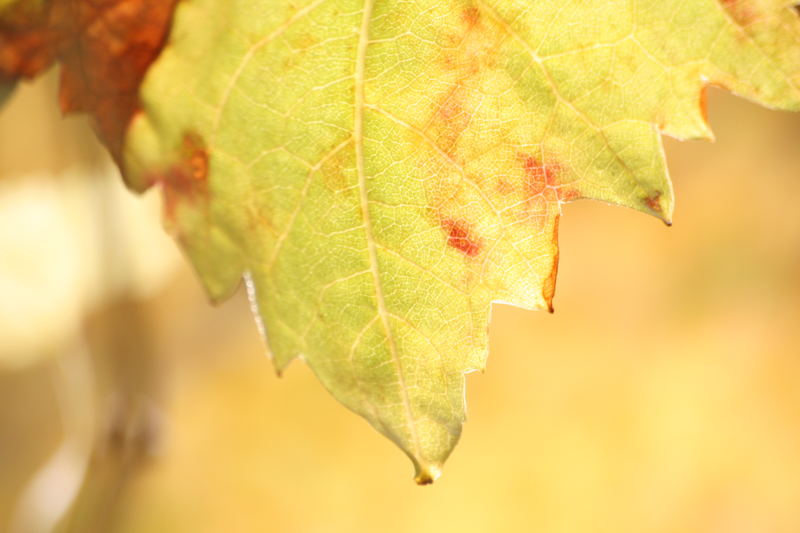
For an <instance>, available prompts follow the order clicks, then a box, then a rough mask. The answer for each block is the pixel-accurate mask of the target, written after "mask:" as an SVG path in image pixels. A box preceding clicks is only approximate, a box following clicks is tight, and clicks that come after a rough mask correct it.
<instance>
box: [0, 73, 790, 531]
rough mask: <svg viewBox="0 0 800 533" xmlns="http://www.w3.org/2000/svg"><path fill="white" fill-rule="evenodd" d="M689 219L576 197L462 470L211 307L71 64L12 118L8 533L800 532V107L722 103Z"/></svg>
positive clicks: (2, 491) (5, 392) (0, 402)
mask: <svg viewBox="0 0 800 533" xmlns="http://www.w3.org/2000/svg"><path fill="white" fill-rule="evenodd" d="M709 96H710V98H709V112H710V120H711V123H712V126H713V128H714V131H715V133H716V135H717V141H716V143H714V144H711V143H706V142H688V143H678V142H675V141H672V140H670V139H667V140H666V149H667V156H668V160H669V166H670V170H671V173H672V176H673V180H674V183H675V190H676V195H677V210H676V213H675V217H674V222H675V224H674V226H673V227H672V228H666V227H664V225H663V224H662V223H660V222H659V221H657V220H655V219H652V218H649V217H647V216H645V215H642V214H638V213H635V212H632V211H626V210H624V209H621V208H617V207H610V206H606V205H602V204H599V203H595V202H587V201H583V202H577V203H574V204H570V205H567V206H565V209H564V211H565V216H564V218H563V219H562V224H561V228H562V230H561V247H562V254H561V257H562V260H561V270H560V274H559V283H558V290H557V293H556V302H555V304H556V313H555V314H554V315H548V314H547V313H536V312H527V311H522V310H518V309H513V308H510V307H507V306H495V308H494V311H493V318H492V323H491V328H490V331H491V352H490V357H489V364H488V369H487V371H486V372H485V373H483V374H473V375H470V376H469V378H468V395H467V399H468V403H469V420H468V422H467V424H466V426H465V428H464V434H463V436H462V440H461V443H460V445H459V446H458V447H457V448H456V451H455V452H454V454H453V456H452V457H451V459H450V461H449V463H448V464H447V468H446V469H445V474H444V476H443V477H442V478H441V479H440V480H439V481H438V482H437V483H436V484H434V485H433V486H431V487H417V486H415V485H414V484H413V482H412V473H413V472H412V467H411V464H410V462H409V461H408V460H407V459H406V457H405V456H404V455H403V454H402V453H401V452H400V451H399V450H397V449H396V448H395V447H394V445H392V444H391V443H390V442H389V441H388V440H386V439H384V438H383V437H381V436H380V435H379V434H378V433H377V432H376V431H374V430H372V429H371V428H370V427H369V426H368V425H367V423H366V422H364V421H363V420H362V419H360V418H358V417H357V416H355V415H353V414H351V413H350V412H349V411H347V410H345V409H344V408H343V407H341V406H340V405H339V404H337V403H336V402H335V401H334V400H333V399H332V397H330V396H329V395H328V394H327V393H326V392H325V391H324V389H323V388H322V386H321V385H319V384H318V383H317V382H316V381H315V379H314V377H313V375H312V374H311V372H310V371H309V370H308V369H307V368H306V367H305V366H304V365H303V364H302V363H301V362H295V363H294V364H293V365H292V366H291V367H290V369H289V370H288V371H287V372H286V373H285V375H284V377H283V378H281V379H278V378H276V376H275V374H274V372H273V370H272V368H271V366H270V362H269V361H268V359H267V358H266V356H265V353H264V350H263V347H262V344H261V340H260V339H259V337H258V333H257V330H256V327H255V325H254V322H253V319H252V317H251V316H250V310H249V307H248V304H247V301H246V298H245V296H244V294H243V293H242V291H240V293H239V294H237V295H236V296H235V297H234V298H233V299H232V300H231V301H229V302H227V303H225V304H224V305H222V306H221V307H217V308H214V307H212V306H211V305H209V304H208V303H207V302H206V300H205V298H204V295H203V293H202V292H201V288H200V286H199V283H198V282H197V281H196V280H195V279H194V278H193V274H192V272H191V271H190V269H189V267H188V266H187V264H186V262H185V261H184V260H183V258H182V257H180V253H179V252H178V251H177V249H176V247H175V246H174V245H173V243H172V242H171V240H170V239H169V238H168V237H167V236H166V235H165V234H164V233H163V231H162V230H161V229H160V222H159V210H160V207H159V205H158V202H159V200H158V198H157V195H155V194H153V193H154V191H151V193H149V194H147V195H145V197H144V198H141V197H134V196H133V195H131V194H130V193H128V192H127V191H125V189H124V187H123V186H122V185H121V181H120V179H119V177H118V175H117V174H116V171H115V170H114V169H113V166H112V165H111V163H110V161H109V158H108V157H107V156H106V155H105V153H104V152H103V150H102V148H100V147H99V146H98V144H97V142H96V141H95V139H94V136H93V135H92V133H91V131H90V128H89V127H88V125H87V122H86V120H85V119H84V118H82V117H69V118H66V119H62V118H61V117H60V114H59V112H58V111H57V105H56V102H57V98H56V80H55V76H54V74H53V73H51V74H50V75H48V76H45V77H43V78H41V79H40V80H39V81H37V82H35V83H34V84H22V85H21V86H20V87H18V89H17V91H16V93H15V94H14V95H13V97H12V98H11V99H10V100H9V101H8V102H7V105H6V107H5V109H3V110H2V112H1V113H0V254H1V255H0V257H1V259H0V531H9V532H11V533H38V532H45V531H53V530H55V531H68V532H111V531H113V532H124V533H142V532H148V533H149V532H198V533H206V532H208V533H212V532H222V531H225V532H228V531H231V532H251V531H252V532H255V531H276V532H278V531H280V532H283V531H286V532H362V531H364V532H367V531H385V532H406V531H414V532H415V533H423V532H431V533H434V532H437V533H438V532H441V531H459V532H462V533H463V532H487V531H502V532H517V531H519V532H523V531H524V532H528V531H541V532H548V533H562V532H563V533H568V532H569V533H573V532H574V533H594V532H609V533H611V532H613V533H627V532H630V533H667V532H676V533H678V532H680V533H693V532H698V533H700V532H702V533H764V532H769V533H798V532H800V209H798V207H797V205H798V202H800V144H798V143H800V115H792V114H789V113H779V112H775V111H769V110H766V109H763V108H759V107H757V106H755V105H754V104H751V103H748V102H746V101H743V100H740V99H737V98H735V97H733V96H731V95H729V94H726V93H723V92H721V91H716V90H711V92H710V95H709Z"/></svg>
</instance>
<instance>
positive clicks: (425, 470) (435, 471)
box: [414, 465, 442, 486]
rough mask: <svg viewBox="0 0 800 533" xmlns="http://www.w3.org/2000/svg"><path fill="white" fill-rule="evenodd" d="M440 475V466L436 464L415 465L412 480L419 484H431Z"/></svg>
mask: <svg viewBox="0 0 800 533" xmlns="http://www.w3.org/2000/svg"><path fill="white" fill-rule="evenodd" d="M441 475H442V469H441V467H439V466H437V465H417V474H416V476H415V477H414V482H415V483H416V484H417V485H419V486H423V485H431V484H433V482H434V481H436V480H437V479H439V478H440V477H441Z"/></svg>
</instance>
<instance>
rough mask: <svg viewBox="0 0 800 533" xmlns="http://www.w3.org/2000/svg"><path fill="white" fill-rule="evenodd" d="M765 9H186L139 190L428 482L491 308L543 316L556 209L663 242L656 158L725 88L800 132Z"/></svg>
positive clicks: (155, 97)
mask: <svg viewBox="0 0 800 533" xmlns="http://www.w3.org/2000/svg"><path fill="white" fill-rule="evenodd" d="M798 37H800V20H798V17H797V14H796V13H795V12H794V11H793V10H792V9H791V6H790V5H789V3H787V2H783V1H770V0H761V1H756V0H740V1H738V2H737V1H735V0H719V1H717V0H689V1H685V2H661V1H658V2H656V1H643V0H638V1H631V0H626V1H622V0H615V1H605V2H584V1H579V0H558V1H532V0H475V1H471V0H380V1H376V0H302V1H301V0H292V1H288V0H259V1H256V0H248V1H244V0H227V1H225V2H222V1H219V0H192V1H191V2H182V3H180V4H179V5H178V8H177V10H176V13H175V19H174V27H173V30H172V33H171V37H170V40H169V42H168V44H167V46H166V48H165V49H164V52H163V53H162V55H161V57H160V58H159V60H158V61H157V62H156V63H155V65H154V66H153V68H152V69H151V71H150V72H149V74H148V77H147V78H146V81H145V84H144V86H143V89H142V100H143V105H144V113H142V114H140V115H139V116H137V117H136V118H135V120H134V121H133V123H132V126H131V128H130V131H129V134H128V137H127V144H126V159H125V160H126V167H127V168H126V171H127V175H128V179H129V180H130V183H131V185H132V186H134V187H135V188H139V189H144V188H146V187H148V186H150V185H152V184H155V183H158V184H160V185H161V186H162V187H163V188H164V192H165V195H166V199H167V220H168V225H169V227H170V228H171V230H172V232H173V233H174V234H175V235H176V236H177V238H178V239H179V240H180V241H181V243H182V244H183V246H184V247H185V249H186V250H187V251H188V254H189V256H190V257H191V259H192V261H193V263H194V265H195V267H196V269H197V270H198V272H199V274H200V276H201V278H202V279H203V281H204V283H205V285H206V287H207V288H208V291H209V293H210V294H211V295H212V297H213V298H215V299H221V298H223V297H225V296H226V295H227V294H229V293H230V292H231V291H232V290H233V289H234V288H235V286H236V285H237V283H238V280H239V279H240V277H241V276H242V275H244V277H245V279H246V280H247V283H248V287H249V288H250V290H251V294H252V298H253V302H254V306H255V307H256V309H257V313H258V316H259V317H260V320H261V322H262V323H263V330H264V332H265V335H266V339H267V342H268V345H269V350H270V353H271V354H272V357H273V358H274V361H275V365H276V366H277V368H278V370H279V371H280V370H282V369H284V368H285V367H286V365H288V363H289V362H290V361H291V360H292V359H293V358H295V357H297V356H299V355H302V357H303V359H305V361H306V362H307V363H308V364H309V365H310V366H311V368H312V369H313V370H314V372H315V373H316V374H317V376H318V377H319V379H320V380H321V381H322V383H323V384H324V385H325V386H326V387H327V388H328V390H330V391H331V393H332V394H333V395H334V396H335V397H336V398H337V399H338V400H339V401H341V402H342V403H344V404H345V405H346V406H347V407H349V408H350V409H352V410H353V411H355V412H357V413H359V414H360V415H362V416H363V417H365V418H366V419H367V420H369V421H370V423H371V424H372V425H374V426H375V427H376V428H377V429H378V430H379V431H381V432H382V433H383V434H385V435H386V436H387V437H389V438H390V439H392V440H393V441H394V442H395V443H397V445H398V446H400V447H401V448H402V449H403V450H404V451H405V452H406V453H407V454H408V455H409V457H411V459H412V460H413V462H414V464H415V466H416V469H417V481H418V482H420V483H427V482H430V481H432V480H433V479H434V478H436V477H437V476H438V475H439V473H440V471H441V467H442V464H443V463H444V461H445V459H446V458H447V457H448V455H449V454H450V452H451V450H452V448H453V446H454V445H455V443H456V441H457V440H458V438H459V435H460V432H461V425H462V422H463V421H464V411H465V406H464V374H465V373H467V372H470V371H474V370H479V369H482V368H483V367H484V362H485V357H486V351H487V325H488V318H489V311H490V305H491V302H492V301H498V300H501V301H505V302H510V303H512V304H515V305H519V306H522V307H526V308H531V309H547V308H549V307H551V302H552V296H553V290H554V283H555V275H556V264H557V256H558V247H557V243H556V233H557V227H558V218H559V215H560V212H561V205H562V204H563V203H565V202H568V201H572V200H576V199H579V198H594V199H597V200H602V201H605V202H610V203H614V204H618V205H623V206H628V207H632V208H634V209H638V210H640V211H643V212H645V213H650V214H652V215H655V216H658V217H660V218H662V219H663V220H665V221H667V222H669V221H670V218H671V214H672V210H673V194H672V189H671V186H670V181H669V178H668V175H667V169H666V166H665V162H664V158H663V152H662V145H661V139H660V134H661V133H665V134H668V135H672V136H675V137H678V138H683V139H686V138H710V137H711V132H710V130H709V127H708V125H707V123H706V120H705V117H704V104H703V100H704V98H703V94H704V89H705V87H706V86H707V85H709V84H715V85H719V86H724V87H727V88H729V89H730V90H732V91H735V92H736V93H738V94H741V95H743V96H746V97H749V98H752V99H754V100H756V101H759V102H761V103H763V104H765V105H770V106H774V107H780V108H786V109H797V108H798V107H800V92H799V91H798V84H800V46H798Z"/></svg>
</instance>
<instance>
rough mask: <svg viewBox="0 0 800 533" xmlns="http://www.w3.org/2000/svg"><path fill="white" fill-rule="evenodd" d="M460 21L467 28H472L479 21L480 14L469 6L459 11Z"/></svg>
mask: <svg viewBox="0 0 800 533" xmlns="http://www.w3.org/2000/svg"><path fill="white" fill-rule="evenodd" d="M461 20H463V21H464V23H465V24H466V25H467V27H469V28H473V27H475V26H477V25H478V22H480V20H481V12H480V11H479V10H478V8H477V7H475V6H470V7H467V8H465V9H463V10H462V11H461Z"/></svg>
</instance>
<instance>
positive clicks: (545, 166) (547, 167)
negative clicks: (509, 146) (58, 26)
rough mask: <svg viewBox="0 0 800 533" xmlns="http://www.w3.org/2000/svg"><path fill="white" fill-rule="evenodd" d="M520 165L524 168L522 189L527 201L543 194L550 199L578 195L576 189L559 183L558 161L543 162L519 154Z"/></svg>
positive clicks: (568, 197) (563, 198)
mask: <svg viewBox="0 0 800 533" xmlns="http://www.w3.org/2000/svg"><path fill="white" fill-rule="evenodd" d="M520 159H521V160H522V167H523V169H524V170H525V175H524V180H525V181H524V190H525V198H526V199H527V200H528V201H531V200H533V198H535V197H536V196H539V195H543V196H544V197H545V199H546V200H550V201H562V202H565V201H569V200H574V199H576V198H577V197H578V191H577V190H576V189H575V188H574V187H570V186H567V185H564V184H562V183H561V174H562V173H563V170H562V168H561V165H560V164H558V163H544V162H543V161H542V160H541V159H539V158H537V157H534V156H531V155H527V154H521V155H520Z"/></svg>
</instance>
